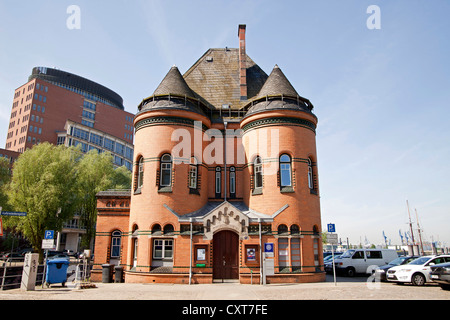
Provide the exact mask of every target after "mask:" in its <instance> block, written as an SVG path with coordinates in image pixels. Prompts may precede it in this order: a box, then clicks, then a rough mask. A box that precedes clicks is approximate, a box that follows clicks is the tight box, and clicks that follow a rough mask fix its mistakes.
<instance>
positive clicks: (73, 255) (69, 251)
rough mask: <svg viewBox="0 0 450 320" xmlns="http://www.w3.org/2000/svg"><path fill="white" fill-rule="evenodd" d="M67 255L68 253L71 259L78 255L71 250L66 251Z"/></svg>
mask: <svg viewBox="0 0 450 320" xmlns="http://www.w3.org/2000/svg"><path fill="white" fill-rule="evenodd" d="M65 253H66V254H67V255H68V256H69V257H75V254H76V253H75V251H73V250H70V249H68V250H66V251H65Z"/></svg>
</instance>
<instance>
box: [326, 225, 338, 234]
mask: <svg viewBox="0 0 450 320" xmlns="http://www.w3.org/2000/svg"><path fill="white" fill-rule="evenodd" d="M327 226H328V232H336V225H335V224H334V223H329V224H328V225H327Z"/></svg>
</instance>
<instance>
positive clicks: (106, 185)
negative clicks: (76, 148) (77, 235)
mask: <svg viewBox="0 0 450 320" xmlns="http://www.w3.org/2000/svg"><path fill="white" fill-rule="evenodd" d="M112 159H113V158H112V155H111V154H110V153H98V152H97V151H96V150H91V151H90V152H88V153H86V154H85V155H84V156H83V158H82V159H81V160H80V162H79V163H78V184H77V185H78V194H79V197H80V199H81V206H80V208H79V209H80V210H79V211H80V221H81V224H82V226H83V227H84V228H85V229H86V233H85V234H84V235H83V236H82V238H81V246H82V247H84V248H88V247H89V246H90V242H91V240H92V239H93V237H94V234H95V226H96V222H97V198H96V195H97V193H98V192H99V191H103V190H107V189H111V188H116V189H124V188H130V187H131V172H129V170H128V169H126V168H125V167H120V168H117V169H114V165H113V161H112Z"/></svg>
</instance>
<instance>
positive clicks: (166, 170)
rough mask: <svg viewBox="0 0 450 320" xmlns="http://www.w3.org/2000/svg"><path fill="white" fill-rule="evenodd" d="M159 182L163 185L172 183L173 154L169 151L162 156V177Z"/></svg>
mask: <svg viewBox="0 0 450 320" xmlns="http://www.w3.org/2000/svg"><path fill="white" fill-rule="evenodd" d="M159 184H160V185H161V186H162V187H166V186H170V185H171V184H172V156H171V155H170V154H168V153H166V154H164V155H163V156H162V157H161V178H160V180H159Z"/></svg>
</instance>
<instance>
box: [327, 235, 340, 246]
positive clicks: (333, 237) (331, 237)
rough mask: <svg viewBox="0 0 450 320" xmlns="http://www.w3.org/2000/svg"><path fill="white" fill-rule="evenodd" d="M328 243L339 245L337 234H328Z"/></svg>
mask: <svg viewBox="0 0 450 320" xmlns="http://www.w3.org/2000/svg"><path fill="white" fill-rule="evenodd" d="M327 242H328V243H330V244H338V235H337V233H327Z"/></svg>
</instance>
